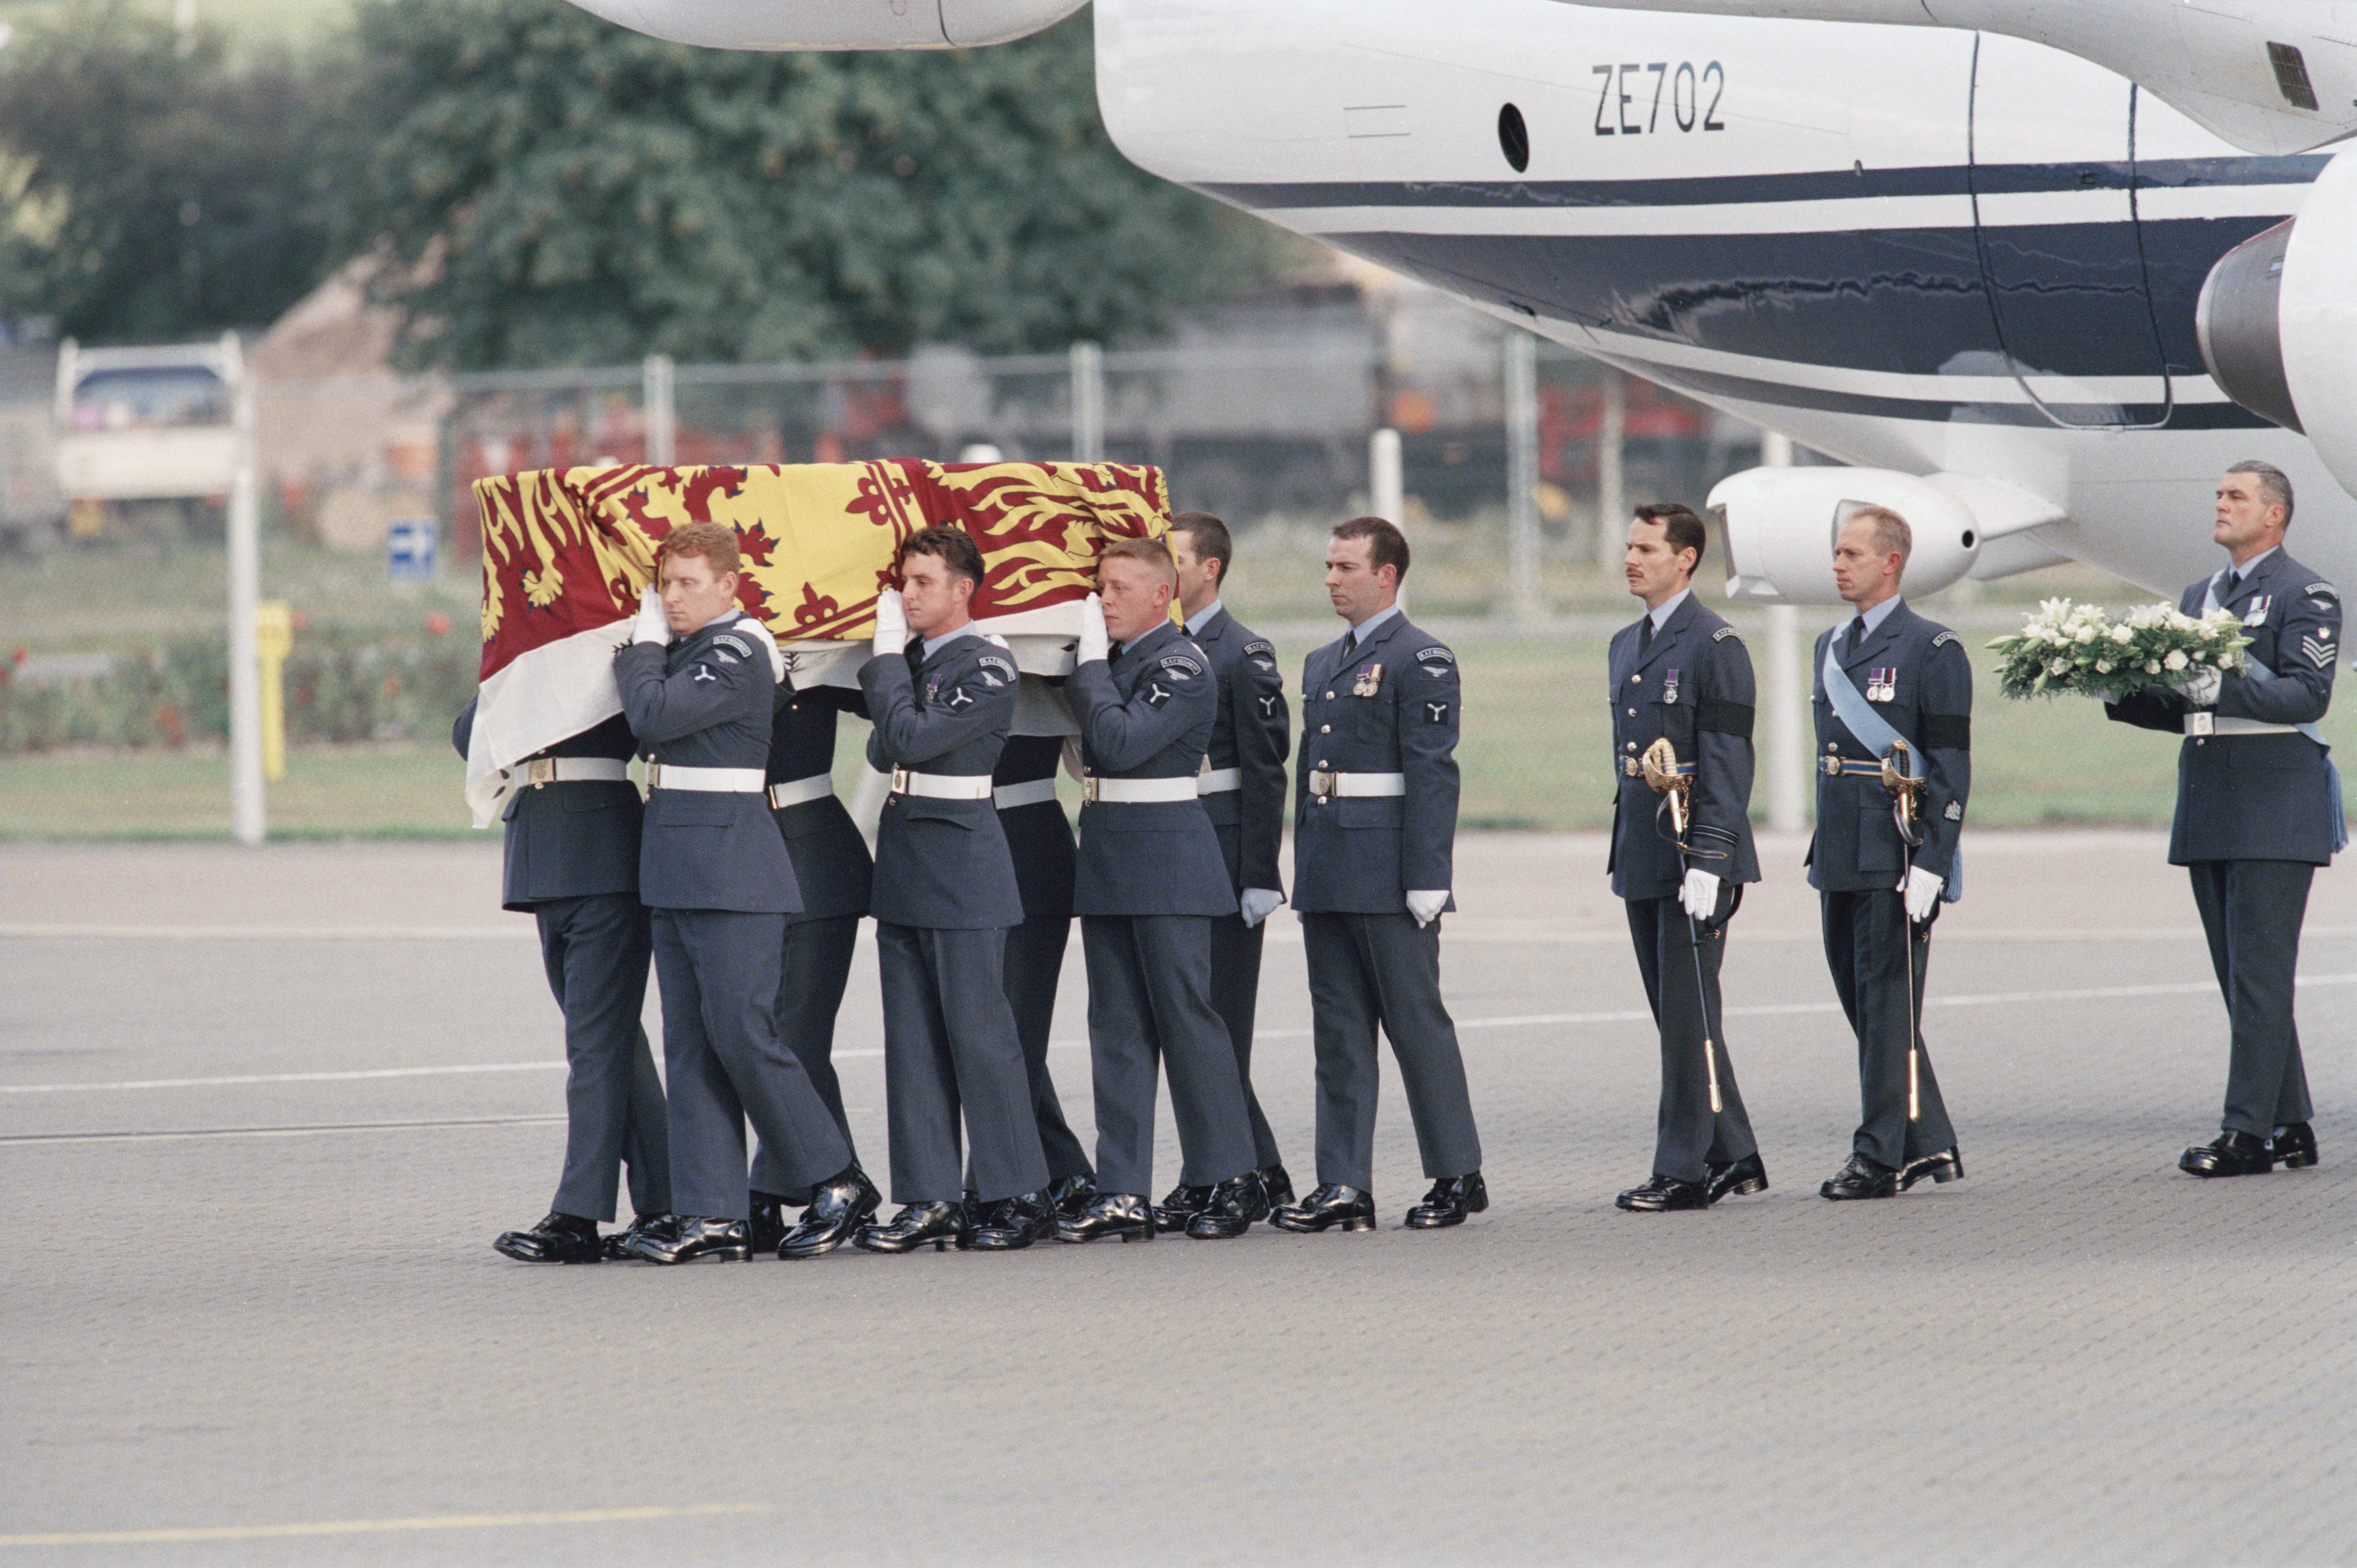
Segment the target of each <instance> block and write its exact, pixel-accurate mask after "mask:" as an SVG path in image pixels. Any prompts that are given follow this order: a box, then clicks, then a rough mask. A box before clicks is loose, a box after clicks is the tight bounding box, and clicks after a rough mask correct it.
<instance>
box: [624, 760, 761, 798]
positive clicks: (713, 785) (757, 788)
mask: <svg viewBox="0 0 2357 1568" xmlns="http://www.w3.org/2000/svg"><path fill="white" fill-rule="evenodd" d="M769 787H770V780H769V779H768V777H767V776H766V775H765V774H764V773H763V772H762V770H761V769H759V768H680V767H675V766H671V765H667V764H664V763H661V762H650V763H648V764H647V788H648V789H700V790H703V791H704V792H705V793H706V794H711V795H759V794H762V793H764V792H765V791H767V790H768V789H769Z"/></svg>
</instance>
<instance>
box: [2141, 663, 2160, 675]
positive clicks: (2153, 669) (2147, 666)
mask: <svg viewBox="0 0 2357 1568" xmlns="http://www.w3.org/2000/svg"><path fill="white" fill-rule="evenodd" d="M2144 672H2145V673H2146V674H2147V675H2158V674H2159V673H2160V660H2158V659H2147V660H2145V661H2144Z"/></svg>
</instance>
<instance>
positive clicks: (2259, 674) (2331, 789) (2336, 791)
mask: <svg viewBox="0 0 2357 1568" xmlns="http://www.w3.org/2000/svg"><path fill="white" fill-rule="evenodd" d="M2225 578H2226V574H2225V573H2223V572H2221V573H2219V574H2218V575H2216V576H2214V577H2212V578H2211V579H2210V591H2209V592H2208V593H2206V594H2204V595H2203V596H2201V613H2202V614H2203V615H2205V616H2207V615H2210V614H2212V612H2214V611H2216V610H2218V609H2220V608H2221V606H2220V604H2219V603H2218V585H2220V584H2221V583H2222V582H2224V581H2225ZM2243 666H2244V669H2246V670H2248V671H2250V679H2252V680H2254V681H2272V680H2274V679H2275V678H2276V672H2275V671H2272V670H2270V669H2268V668H2267V667H2266V665H2264V664H2262V663H2260V662H2259V661H2258V660H2255V659H2254V658H2252V657H2251V651H2250V650H2249V649H2244V650H2243ZM2291 727H2292V728H2294V729H2296V730H2298V731H2299V733H2300V734H2302V735H2304V736H2307V737H2308V738H2309V739H2310V740H2312V741H2314V742H2316V744H2317V746H2318V748H2319V750H2321V751H2322V752H2323V753H2324V792H2325V796H2326V801H2325V804H2326V806H2327V807H2328V808H2329V809H2330V811H2331V812H2332V853H2333V854H2340V853H2341V851H2342V850H2344V849H2347V848H2348V847H2349V812H2348V809H2347V808H2346V807H2345V806H2344V805H2343V804H2342V803H2341V765H2340V764H2339V763H2337V762H2335V761H2333V760H2332V743H2331V742H2330V741H2328V740H2326V739H2325V738H2324V736H2321V735H2320V734H2319V733H2318V732H2317V728H2316V726H2315V725H2312V724H2311V725H2292V726H2291Z"/></svg>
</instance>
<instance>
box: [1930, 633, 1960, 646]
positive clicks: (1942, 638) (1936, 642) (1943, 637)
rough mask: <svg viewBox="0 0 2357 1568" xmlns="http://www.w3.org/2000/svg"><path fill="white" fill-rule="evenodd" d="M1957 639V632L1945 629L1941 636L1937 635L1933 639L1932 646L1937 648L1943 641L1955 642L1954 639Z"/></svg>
mask: <svg viewBox="0 0 2357 1568" xmlns="http://www.w3.org/2000/svg"><path fill="white" fill-rule="evenodd" d="M1955 640H1956V634H1955V633H1954V632H1953V631H1943V632H1942V633H1941V634H1940V635H1939V636H1937V637H1935V638H1933V639H1932V647H1934V648H1937V647H1939V646H1940V645H1941V644H1942V643H1943V642H1953V641H1955Z"/></svg>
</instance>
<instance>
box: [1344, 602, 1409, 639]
mask: <svg viewBox="0 0 2357 1568" xmlns="http://www.w3.org/2000/svg"><path fill="white" fill-rule="evenodd" d="M1399 613H1400V607H1399V601H1398V600H1397V599H1394V600H1393V601H1392V602H1391V603H1390V604H1389V605H1387V606H1385V607H1383V608H1382V609H1379V610H1377V611H1376V612H1375V613H1374V614H1372V615H1371V616H1369V617H1368V618H1366V619H1364V620H1362V621H1361V622H1360V623H1359V624H1358V625H1357V626H1354V627H1352V628H1351V631H1350V635H1351V636H1352V637H1355V638H1357V639H1358V641H1356V642H1354V643H1352V644H1351V647H1353V648H1358V647H1362V646H1364V645H1365V643H1366V641H1367V639H1369V638H1371V637H1372V636H1374V635H1375V628H1378V627H1380V626H1382V625H1383V622H1385V621H1387V620H1389V619H1391V618H1392V617H1394V616H1395V615H1397V614H1399Z"/></svg>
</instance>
